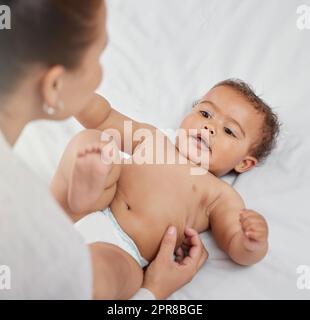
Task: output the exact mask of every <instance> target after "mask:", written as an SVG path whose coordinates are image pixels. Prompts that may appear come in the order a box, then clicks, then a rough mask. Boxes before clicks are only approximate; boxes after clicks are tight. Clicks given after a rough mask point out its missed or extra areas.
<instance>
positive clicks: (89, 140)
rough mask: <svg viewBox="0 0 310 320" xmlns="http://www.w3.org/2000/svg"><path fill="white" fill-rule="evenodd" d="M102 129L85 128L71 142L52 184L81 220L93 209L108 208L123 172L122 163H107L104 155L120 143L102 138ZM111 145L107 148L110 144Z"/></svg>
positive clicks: (74, 216) (73, 215) (68, 209)
mask: <svg viewBox="0 0 310 320" xmlns="http://www.w3.org/2000/svg"><path fill="white" fill-rule="evenodd" d="M100 138H101V132H100V131H98V130H85V131H83V132H81V133H79V134H78V135H76V136H75V137H74V138H73V139H72V140H71V142H70V143H69V145H68V147H67V148H66V151H65V153H64V155H63V157H62V159H61V162H60V164H59V166H58V169H57V171H56V174H55V176H54V178H53V181H52V184H51V191H52V193H53V195H54V196H55V198H56V200H57V201H58V202H59V203H60V204H61V205H62V207H63V208H64V210H65V211H66V212H67V213H68V214H69V215H70V217H71V218H72V219H73V220H74V221H77V220H79V219H81V218H82V217H83V216H85V215H86V214H88V213H90V212H94V211H98V210H102V209H104V208H106V207H107V206H108V205H109V204H110V203H111V201H112V200H113V197H114V194H115V191H116V182H117V180H118V178H119V175H120V169H121V167H120V165H119V164H106V163H105V162H103V159H102V155H101V152H102V149H103V148H104V149H103V154H105V155H106V156H105V157H104V158H105V159H107V157H108V156H109V155H110V154H107V152H108V151H111V150H113V151H114V160H118V150H117V146H116V144H111V143H107V142H103V141H100ZM107 145H108V146H109V147H108V148H105V147H106V146H107Z"/></svg>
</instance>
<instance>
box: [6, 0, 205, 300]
mask: <svg viewBox="0 0 310 320" xmlns="http://www.w3.org/2000/svg"><path fill="white" fill-rule="evenodd" d="M3 2H4V3H3ZM2 3H3V4H5V5H8V6H9V7H10V9H11V13H12V29H11V30H1V31H0V72H1V74H0V174H1V175H0V204H1V209H0V252H1V256H0V265H7V266H8V267H9V269H10V279H11V285H10V286H9V287H10V288H11V289H10V290H0V297H1V298H19V299H20V298H45V299H46V298H47V299H52V298H58V299H65V298H71V299H74V298H79V299H89V298H91V297H93V298H110V299H122V298H129V297H127V296H123V289H124V287H122V288H120V287H117V286H116V285H115V283H113V280H112V279H113V276H112V275H114V274H115V272H117V267H118V266H113V265H110V264H109V255H110V254H111V250H113V248H112V247H109V246H107V245H106V244H104V243H95V244H92V245H90V246H88V247H87V246H86V245H85V244H84V243H83V241H82V240H81V238H80V236H79V235H78V234H77V232H76V231H75V230H74V228H73V225H72V223H71V222H70V220H69V219H68V218H67V217H66V216H65V214H64V213H63V212H62V211H61V209H60V208H59V207H58V205H57V204H56V203H55V201H54V200H53V199H52V198H51V196H50V194H49V193H48V190H47V186H45V185H44V184H42V183H41V181H40V180H39V179H38V178H37V177H35V176H34V175H33V173H31V171H30V170H29V169H28V168H26V167H25V166H24V165H23V163H21V161H20V160H19V159H18V158H17V157H15V156H14V155H13V153H12V150H11V147H12V146H13V145H14V143H15V142H16V140H17V139H18V137H19V135H20V133H21V132H22V130H23V128H24V127H25V126H26V124H28V123H29V122H31V121H33V120H37V119H50V120H62V119H65V118H67V117H69V116H76V117H79V118H80V115H81V114H88V117H89V116H90V112H91V110H94V108H95V106H93V105H92V101H93V97H94V91H95V89H96V88H97V86H98V85H99V83H100V82H101V79H102V71H101V66H100V63H99V58H100V55H101V53H102V51H103V50H104V48H105V46H106V44H107V35H106V27H105V21H106V14H105V5H104V2H103V0H92V1H86V0H85V1H76V0H41V1H37V0H27V1H23V0H5V1H2ZM87 110H90V111H89V113H88V112H87ZM186 241H187V244H189V245H190V251H189V257H188V258H187V259H184V260H182V257H181V260H182V261H183V262H182V261H181V262H175V261H172V260H171V255H172V254H173V250H174V247H175V243H176V233H175V228H174V227H170V228H169V230H168V231H167V233H166V235H165V236H164V238H163V241H162V245H161V248H160V250H159V253H158V255H157V257H156V259H155V260H154V261H153V262H152V263H151V264H150V266H149V268H148V269H147V271H146V273H145V277H144V282H143V287H144V288H146V289H148V290H147V291H145V292H142V291H140V292H139V293H138V295H136V298H148V297H150V298H152V297H153V296H155V297H156V298H158V299H164V298H166V297H168V296H169V295H170V294H171V293H172V292H173V291H175V290H176V289H178V288H180V287H181V286H182V285H184V284H185V283H187V282H188V281H189V280H190V279H191V278H192V277H193V276H194V274H195V273H196V272H197V270H198V269H199V268H200V267H201V265H202V264H203V263H204V261H205V260H206V258H207V253H206V251H205V249H204V248H203V245H202V243H201V241H200V239H199V237H198V234H197V233H196V232H194V231H192V232H189V233H188V234H187V240H186ZM129 282H130V279H124V283H123V286H126V285H127V284H128V283H129ZM102 283H103V284H104V285H102ZM132 294H134V292H132Z"/></svg>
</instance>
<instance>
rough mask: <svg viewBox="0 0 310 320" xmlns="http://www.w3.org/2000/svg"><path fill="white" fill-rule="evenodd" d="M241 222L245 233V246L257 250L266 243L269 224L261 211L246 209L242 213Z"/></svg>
mask: <svg viewBox="0 0 310 320" xmlns="http://www.w3.org/2000/svg"><path fill="white" fill-rule="evenodd" d="M240 223H241V227H242V231H243V233H244V235H245V237H244V238H245V241H244V246H245V248H246V249H247V250H249V251H255V250H257V249H259V248H260V247H261V246H264V245H266V242H267V239H268V225H267V222H266V220H265V218H264V217H263V216H262V215H260V214H259V213H257V212H255V211H253V210H248V209H244V210H242V211H241V214H240Z"/></svg>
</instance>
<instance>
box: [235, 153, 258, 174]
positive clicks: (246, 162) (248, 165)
mask: <svg viewBox="0 0 310 320" xmlns="http://www.w3.org/2000/svg"><path fill="white" fill-rule="evenodd" d="M256 164H257V159H256V158H255V157H252V156H246V157H245V158H244V159H243V160H242V161H241V162H240V163H238V164H237V165H236V166H235V168H234V169H235V171H236V172H238V173H243V172H246V171H249V170H251V169H252V168H254V167H255V166H256Z"/></svg>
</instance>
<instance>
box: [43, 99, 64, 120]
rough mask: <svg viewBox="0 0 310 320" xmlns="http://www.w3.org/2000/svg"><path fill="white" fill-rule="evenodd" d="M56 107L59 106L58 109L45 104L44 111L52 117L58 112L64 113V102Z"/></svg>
mask: <svg viewBox="0 0 310 320" xmlns="http://www.w3.org/2000/svg"><path fill="white" fill-rule="evenodd" d="M56 105H57V107H56V108H55V107H51V106H49V105H48V104H46V103H44V104H43V111H44V112H45V113H46V114H48V115H49V116H52V115H55V114H56V112H57V111H62V110H63V108H64V106H65V105H64V103H63V101H61V100H60V101H58V102H57V103H56Z"/></svg>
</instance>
